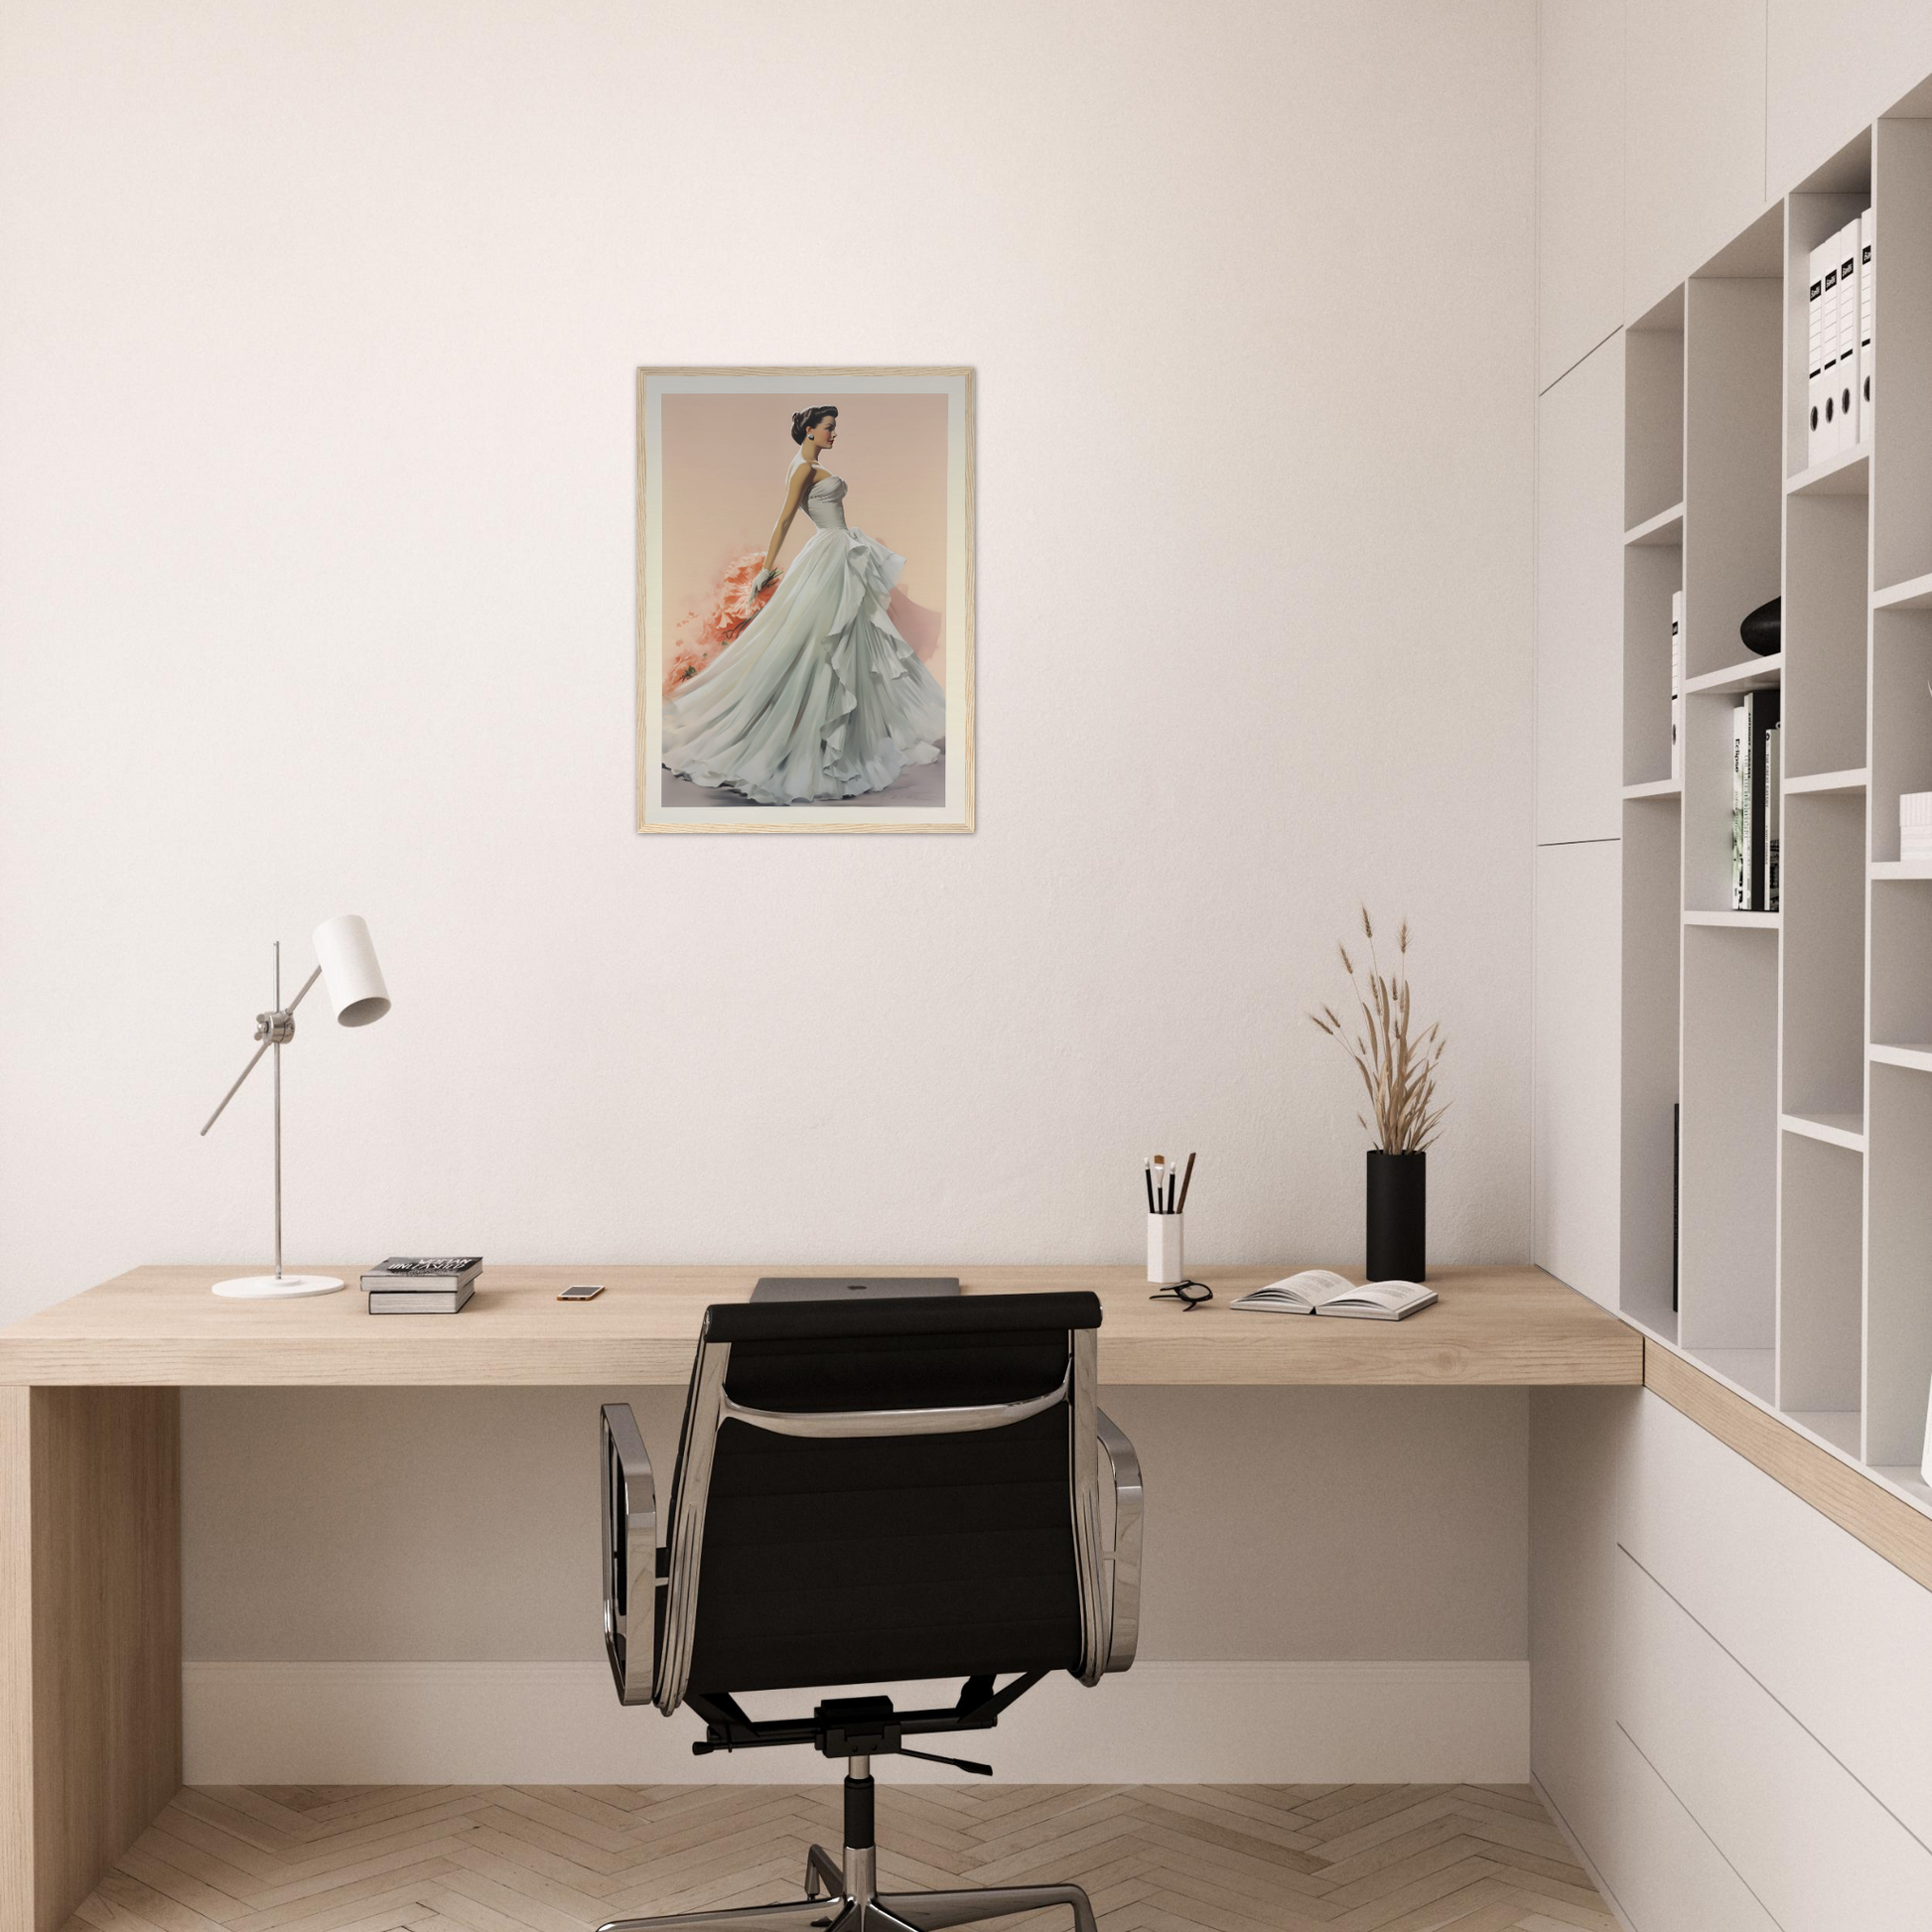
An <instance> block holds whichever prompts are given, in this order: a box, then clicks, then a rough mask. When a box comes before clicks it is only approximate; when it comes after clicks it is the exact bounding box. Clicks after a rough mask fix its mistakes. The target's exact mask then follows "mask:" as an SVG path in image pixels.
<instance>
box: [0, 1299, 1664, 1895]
mask: <svg viewBox="0 0 1932 1932" xmlns="http://www.w3.org/2000/svg"><path fill="white" fill-rule="evenodd" d="M234 1272H235V1270H233V1269H232V1268H207V1267H186V1266H184V1267H157V1268H137V1269H135V1270H134V1271H133V1272H132V1273H131V1274H127V1275H122V1276H120V1277H119V1278H117V1279H116V1280H114V1281H111V1282H106V1283H103V1284H102V1285H101V1286H100V1287H98V1288H95V1289H90V1290H89V1291H88V1292H87V1293H86V1294H84V1295H77V1296H75V1297H74V1298H73V1299H72V1300H71V1301H68V1302H63V1303H61V1304H60V1305H59V1306H58V1307H55V1308H52V1309H47V1310H44V1311H42V1312H41V1313H39V1314H36V1315H30V1316H29V1317H28V1318H27V1319H26V1320H25V1321H21V1322H17V1323H15V1324H14V1325H13V1326H12V1327H9V1328H5V1329H0V1932H54V1928H56V1927H58V1926H60V1925H61V1924H62V1923H63V1922H64V1921H65V1920H66V1918H67V1917H68V1915H69V1912H70V1911H71V1910H72V1909H73V1907H74V1906H75V1905H76V1904H77V1903H78V1902H79V1901H80V1900H81V1899H82V1898H83V1897H85V1896H86V1894H87V1893H88V1892H89V1891H90V1890H91V1889H92V1888H93V1886H94V1884H95V1883H96V1881H97V1880H98V1878H99V1876H100V1874H101V1873H102V1871H104V1870H105V1869H106V1867H107V1866H108V1865H109V1864H111V1863H113V1861H114V1860H115V1859H116V1858H118V1857H119V1856H120V1854H121V1853H122V1852H123V1851H124V1850H125V1849H126V1848H127V1846H129V1845H130V1844H132V1842H133V1841H134V1840H135V1839H136V1838H137V1837H138V1836H139V1835H140V1833H141V1832H142V1831H143V1830H144V1829H145V1828H146V1826H147V1824H148V1823H149V1821H150V1820H151V1819H152V1818H153V1817H154V1816H155V1814H156V1813H157V1812H158V1811H160V1809H161V1808H162V1806H163V1805H165V1804H166V1803H167V1802H168V1800H169V1799H170V1798H172V1797H173V1796H174V1794H175V1792H176V1791H177V1789H179V1787H180V1784H181V1560H180V1503H179V1487H180V1456H181V1437H180V1413H181V1411H180V1391H181V1390H182V1389H183V1388H196V1387H207V1386H211V1385H241V1386H247V1387H257V1388H259V1387H264V1386H278V1385H288V1386H303V1385H308V1386H314V1385H318V1384H320V1385H327V1386H343V1387H355V1386H369V1385H375V1384H383V1385H389V1386H396V1385H403V1386H415V1387H431V1386H449V1385H471V1386H476V1385H485V1386H487V1385H497V1384H500V1385H503V1386H505V1387H510V1386H518V1385H525V1386H527V1385H538V1386H558V1385H586V1386H603V1387H610V1386H612V1385H614V1384H615V1385H620V1386H621V1385H624V1384H630V1385H647V1384H652V1383H656V1384H672V1385H682V1383H683V1382H684V1381H685V1379H686V1377H687V1376H688V1375H689V1373H690V1368H691V1354H692V1348H693V1345H694V1343H695V1341H696V1337H697V1331H698V1322H699V1318H700V1316H701V1314H702V1312H703V1311H704V1309H705V1307H706V1306H707V1305H708V1304H709V1303H712V1302H727V1301H739V1300H743V1299H744V1298H745V1297H746V1296H748V1295H749V1294H750V1293H751V1289H752V1284H753V1282H754V1281H756V1280H757V1278H758V1277H759V1275H760V1274H818V1273H826V1272H829V1271H827V1270H824V1269H820V1268H814V1267H810V1266H805V1265H800V1264H796V1263H793V1264H768V1265H766V1266H764V1267H761V1268H614V1267H599V1266H594V1265H585V1266H581V1267H575V1268H488V1269H485V1270H484V1271H483V1278H482V1281H481V1283H480V1285H479V1287H478V1291H477V1297H476V1300H475V1301H473V1302H472V1303H471V1305H470V1306H469V1308H468V1309H466V1310H465V1311H463V1313H462V1314H461V1315H459V1316H457V1317H455V1318H454V1319H438V1318H436V1317H432V1316H418V1317H410V1316H397V1317H395V1318H393V1319H384V1318H371V1317H370V1316H369V1315H368V1314H367V1313H365V1312H364V1311H363V1307H362V1298H361V1297H360V1295H358V1294H357V1293H356V1292H355V1291H354V1289H353V1288H352V1287H351V1288H350V1289H349V1290H348V1291H346V1292H345V1293H344V1294H341V1295H329V1296H322V1297H319V1298H317V1299H314V1300H309V1301H297V1302H275V1303H262V1302H225V1301H219V1300H217V1299H216V1298H215V1297H213V1296H211V1295H210V1294H209V1293H208V1287H209V1285H210V1284H211V1283H212V1282H215V1281H217V1280H219V1279H221V1278H222V1277H223V1276H224V1275H228V1274H232V1273H234ZM325 1272H328V1273H331V1274H337V1275H342V1276H344V1277H345V1279H347V1280H348V1281H350V1282H351V1283H353V1281H354V1279H355V1277H356V1275H357V1274H358V1273H359V1270H358V1269H356V1268H354V1267H344V1266H340V1265H339V1266H334V1267H331V1268H329V1269H327V1270H326V1271H325ZM867 1272H872V1273H881V1272H883V1273H893V1272H899V1273H905V1274H915V1273H924V1274H934V1273H948V1274H950V1273H957V1274H958V1275H959V1276H960V1278H961V1280H962V1282H963V1284H964V1286H965V1288H966V1291H967V1292H968V1293H969V1294H970V1293H994V1292H1000V1291H1023V1290H1029V1289H1035V1290H1037V1289H1092V1290H1093V1291H1094V1292H1095V1293H1096V1294H1098V1295H1099V1296H1100V1298H1101V1301H1102V1303H1103V1305H1104V1308H1105V1320H1104V1322H1103V1324H1102V1327H1101V1331H1100V1379H1101V1381H1102V1382H1103V1383H1112V1384H1120V1383H1135V1382H1138V1383H1158V1384H1169V1385H1173V1384H1206V1385H1222V1386H1235V1385H1246V1386H1255V1385H1262V1386H1268V1385H1274V1386H1282V1387H1292V1386H1304V1385H1313V1384H1329V1385H1336V1384H1340V1385H1356V1386H1363V1385H1370V1384H1380V1385H1390V1384H1393V1385H1409V1386H1448V1385H1461V1386H1471V1385H1477V1386H1488V1387H1498V1386H1505V1387H1537V1386H1542V1387H1549V1386H1552V1385H1562V1384H1572V1385H1598V1386H1600V1385H1605V1384H1616V1383H1622V1384H1628V1385H1632V1386H1635V1385H1637V1384H1640V1383H1641V1382H1642V1381H1643V1372H1644V1371H1643V1344H1642V1338H1641V1337H1640V1336H1639V1335H1638V1334H1637V1332H1636V1331H1635V1330H1634V1329H1632V1328H1629V1327H1626V1326H1625V1325H1624V1324H1623V1323H1622V1322H1621V1321H1619V1320H1617V1319H1616V1317H1615V1316H1614V1315H1610V1314H1606V1313H1605V1312H1604V1311H1602V1310H1600V1309H1598V1308H1597V1307H1596V1306H1595V1305H1594V1304H1593V1303H1592V1302H1589V1301H1587V1299H1586V1298H1585V1297H1583V1296H1581V1295H1579V1294H1577V1293H1575V1292H1574V1291H1573V1290H1571V1289H1568V1288H1565V1287H1563V1286H1562V1285H1561V1284H1560V1283H1558V1282H1556V1281H1554V1280H1552V1279H1551V1277H1549V1276H1548V1275H1545V1274H1544V1273H1542V1272H1541V1271H1540V1270H1538V1269H1534V1268H1495V1269H1467V1268H1459V1269H1458V1268H1449V1269H1443V1270H1440V1271H1439V1272H1437V1273H1436V1274H1434V1275H1432V1277H1431V1284H1432V1286H1434V1287H1435V1288H1436V1290H1437V1292H1438V1293H1439V1294H1440V1295H1441V1297H1442V1300H1441V1302H1440V1303H1439V1304H1438V1305H1437V1306H1436V1307H1434V1308H1432V1309H1428V1310H1425V1311H1423V1312H1422V1313H1421V1314H1420V1315H1417V1316H1414V1317H1412V1318H1411V1319H1409V1320H1407V1321H1402V1322H1381V1321H1336V1320H1319V1319H1307V1318H1301V1317H1296V1316H1284V1315H1254V1314H1248V1315H1243V1314H1237V1313H1234V1312H1233V1311H1231V1310H1230V1309H1229V1307H1228V1304H1229V1303H1230V1302H1231V1301H1233V1299H1234V1298H1235V1297H1236V1296H1237V1295H1241V1294H1244V1293H1245V1292H1246V1291H1247V1290H1248V1289H1250V1288H1256V1287H1259V1286H1260V1285H1261V1284H1262V1283H1263V1282H1267V1281H1273V1280H1276V1279H1278V1278H1279V1277H1280V1276H1282V1275H1284V1274H1287V1273H1290V1272H1291V1267H1290V1266H1289V1265H1281V1266H1275V1267H1268V1268H1213V1269H1209V1270H1208V1271H1207V1273H1208V1274H1209V1275H1210V1276H1211V1277H1212V1279H1213V1283H1214V1287H1215V1292H1216V1297H1217V1299H1216V1300H1215V1301H1214V1302H1212V1303H1210V1304H1208V1305H1207V1306H1206V1307H1203V1308H1200V1309H1197V1310H1195V1311H1193V1312H1191V1313H1187V1312H1183V1311H1182V1310H1181V1309H1180V1308H1179V1307H1178V1306H1176V1305H1174V1304H1173V1303H1159V1302H1150V1301H1149V1300H1148V1292H1149V1291H1148V1285H1147V1282H1146V1281H1145V1279H1143V1276H1142V1272H1141V1271H1140V1270H1138V1269H1134V1268H977V1269H975V1268H954V1267H946V1266H942V1265H937V1264H935V1265H934V1266H931V1267H928V1268H922V1269H902V1270H898V1271H893V1270H890V1269H888V1270H868V1271H867ZM572 1281H601V1282H604V1283H605V1284H607V1287H606V1291H605V1293H604V1294H603V1295H602V1296H601V1297H600V1298H599V1299H598V1300H596V1301H594V1302H587V1303H580V1304H574V1305H570V1304H564V1303H560V1302H558V1301H557V1300H556V1299H555V1298H556V1295H557V1292H558V1290H559V1289H561V1288H562V1287H564V1286H565V1285H566V1284H567V1283H569V1282H572Z"/></svg>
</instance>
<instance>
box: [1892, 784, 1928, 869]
mask: <svg viewBox="0 0 1932 1932" xmlns="http://www.w3.org/2000/svg"><path fill="white" fill-rule="evenodd" d="M1898 856H1899V857H1900V858H1901V859H1909V860H1913V861H1915V862H1916V863H1917V864H1919V865H1924V864H1925V863H1926V861H1927V860H1932V791H1906V792H1901V793H1900V794H1899V798H1898Z"/></svg>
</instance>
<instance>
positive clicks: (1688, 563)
mask: <svg viewBox="0 0 1932 1932" xmlns="http://www.w3.org/2000/svg"><path fill="white" fill-rule="evenodd" d="M1725 265H1726V266H1728V265H1729V264H1725ZM1738 265H1739V266H1744V265H1748V262H1747V261H1740V262H1739V264H1738ZM1782 294H1783V291H1782V286H1781V277H1780V275H1779V273H1778V271H1777V268H1776V265H1775V260H1774V261H1773V263H1772V264H1771V272H1770V273H1768V274H1757V275H1745V274H1720V275H1714V274H1702V275H1694V276H1692V277H1691V279H1690V281H1689V282H1688V283H1687V284H1686V285H1685V290H1684V373H1685V390H1684V528H1685V532H1686V543H1685V549H1684V639H1685V650H1684V672H1685V679H1686V683H1687V685H1691V684H1694V683H1695V681H1696V680H1697V679H1698V678H1699V677H1701V676H1704V675H1706V674H1708V673H1712V672H1720V671H1727V670H1730V669H1732V668H1733V667H1735V666H1737V664H1738V661H1739V660H1740V659H1742V658H1744V657H1745V656H1746V654H1747V653H1746V652H1745V650H1744V647H1743V645H1742V644H1741V643H1740V642H1739V640H1738V635H1737V626H1738V625H1739V623H1741V622H1742V621H1743V619H1744V618H1745V616H1746V615H1747V614H1748V613H1749V612H1751V611H1754V610H1755V609H1756V608H1757V607H1758V606H1759V605H1760V604H1764V603H1767V602H1768V601H1769V600H1770V599H1771V598H1774V597H1776V596H1777V595H1778V583H1779V571H1780V562H1781V559H1780V545H1781V540H1782V533H1783V510H1784V472H1783V468H1782V463H1783V443H1784V434H1783V431H1784V424H1783V418H1782V415H1781V412H1780V397H1781V395H1782V393H1783V381H1782V376H1781V363H1782V356H1783V349H1784V316H1783V304H1782Z"/></svg>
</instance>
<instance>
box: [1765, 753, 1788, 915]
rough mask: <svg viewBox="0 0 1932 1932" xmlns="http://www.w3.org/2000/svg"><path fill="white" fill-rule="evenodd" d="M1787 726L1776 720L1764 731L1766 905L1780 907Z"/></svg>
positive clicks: (1773, 909)
mask: <svg viewBox="0 0 1932 1932" xmlns="http://www.w3.org/2000/svg"><path fill="white" fill-rule="evenodd" d="M1783 732H1784V726H1783V725H1782V724H1781V723H1779V722H1777V721H1776V720H1773V721H1772V724H1771V728H1770V730H1768V731H1767V732H1766V733H1765V734H1764V785H1763V792H1764V805H1763V810H1764V909H1765V911H1767V912H1775V911H1776V910H1777V909H1778V871H1779V865H1778V862H1779V858H1780V855H1781V852H1782V849H1783V844H1784V792H1783V784H1784V747H1783Z"/></svg>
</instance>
